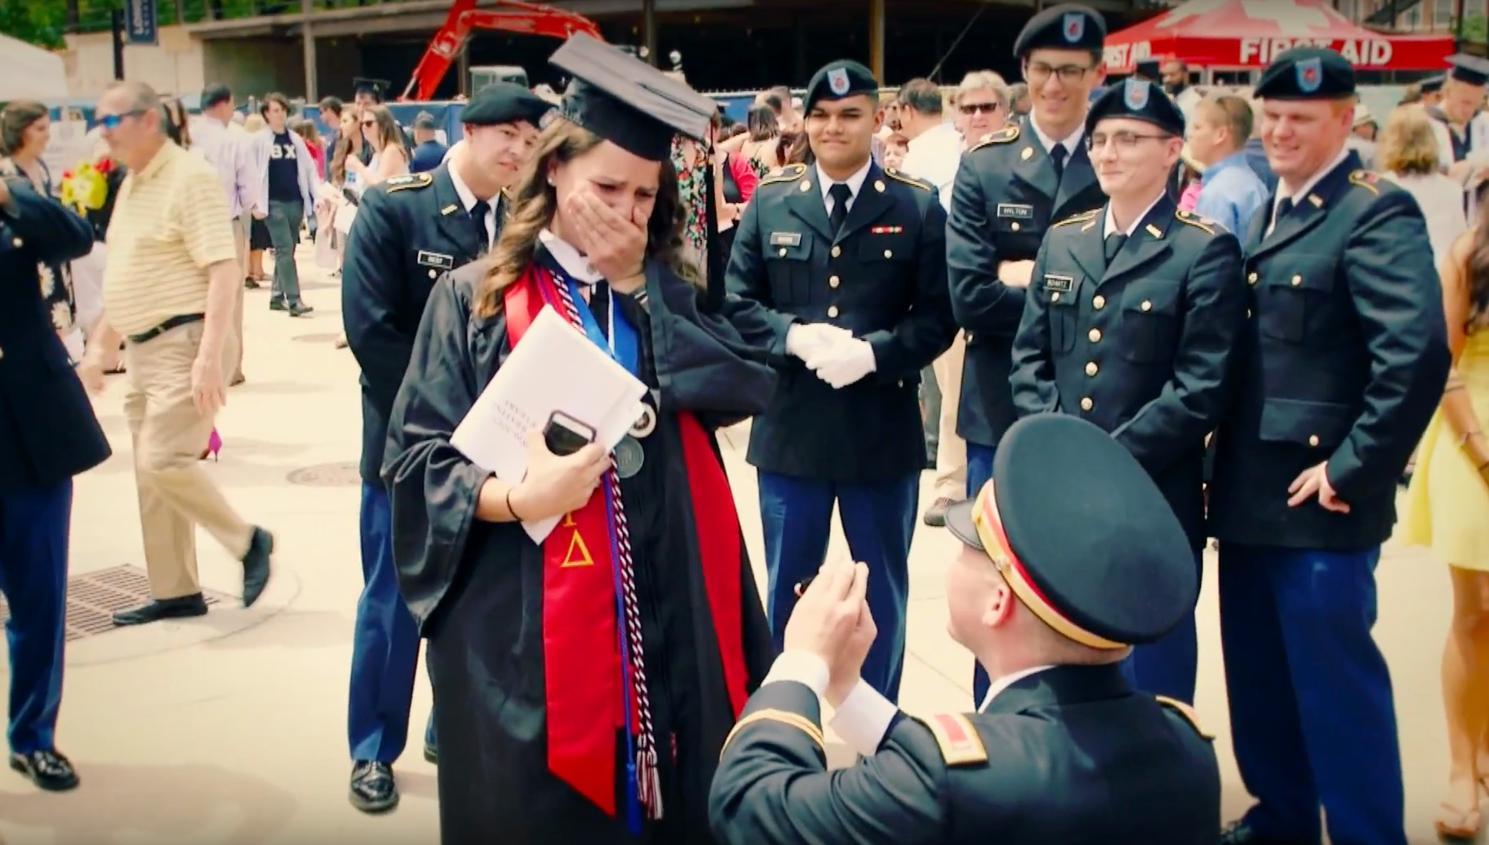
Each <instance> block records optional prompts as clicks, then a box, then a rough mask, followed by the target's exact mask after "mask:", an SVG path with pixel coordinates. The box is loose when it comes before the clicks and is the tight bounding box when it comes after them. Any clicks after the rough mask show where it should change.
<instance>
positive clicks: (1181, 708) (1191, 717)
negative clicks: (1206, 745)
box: [1153, 695, 1215, 740]
mask: <svg viewBox="0 0 1489 845" xmlns="http://www.w3.org/2000/svg"><path fill="white" fill-rule="evenodd" d="M1153 698H1154V699H1156V700H1157V701H1158V703H1159V704H1161V705H1163V706H1164V707H1167V708H1168V709H1170V710H1172V711H1174V712H1175V713H1178V714H1179V715H1180V716H1182V717H1183V719H1184V721H1186V722H1188V723H1189V726H1190V727H1191V728H1194V732H1195V733H1197V734H1199V735H1200V737H1201V738H1202V739H1208V740H1213V739H1215V735H1214V734H1212V733H1210V732H1208V731H1206V730H1205V729H1204V728H1203V727H1201V726H1200V723H1199V714H1198V713H1196V712H1194V708H1193V707H1190V706H1189V705H1188V704H1185V703H1184V702H1182V701H1179V700H1178V699H1174V698H1169V697H1168V696H1166V695H1155V696H1153Z"/></svg>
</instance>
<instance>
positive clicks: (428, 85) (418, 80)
mask: <svg viewBox="0 0 1489 845" xmlns="http://www.w3.org/2000/svg"><path fill="white" fill-rule="evenodd" d="M475 29H503V30H507V31H509V32H521V33H526V34H528V35H545V36H548V37H550V38H557V39H559V40H563V39H566V38H568V37H569V36H571V35H573V34H574V33H576V32H583V33H586V34H588V35H593V36H594V37H595V38H601V36H600V28H599V27H598V26H596V25H595V22H594V21H592V20H590V19H589V18H586V17H585V16H583V15H577V14H575V13H573V12H566V11H564V10H562V9H555V8H553V7H552V6H542V5H539V4H537V3H524V2H522V0H497V3H496V8H494V9H477V8H476V0H455V3H454V4H453V5H452V6H450V14H449V15H448V16H447V17H446V18H445V25H444V26H442V27H440V30H439V32H436V33H435V34H434V38H433V39H431V40H430V41H429V47H428V48H426V49H425V50H424V57H423V58H421V59H419V64H418V66H417V67H415V68H414V77H413V79H410V80H409V81H408V87H406V88H404V89H403V95H402V96H401V97H399V99H400V100H428V99H430V98H431V97H433V96H434V90H435V89H436V88H438V87H439V83H440V80H442V79H444V78H445V74H446V73H448V72H449V70H450V64H451V63H452V62H454V61H455V60H456V59H458V58H459V57H460V51H461V50H464V49H465V42H466V41H468V40H470V35H471V31H472V30H475ZM601 40H603V39H601Z"/></svg>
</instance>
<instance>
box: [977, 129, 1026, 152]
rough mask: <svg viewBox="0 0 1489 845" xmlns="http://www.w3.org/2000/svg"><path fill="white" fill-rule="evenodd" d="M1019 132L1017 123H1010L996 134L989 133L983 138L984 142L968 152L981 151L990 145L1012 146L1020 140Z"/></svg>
mask: <svg viewBox="0 0 1489 845" xmlns="http://www.w3.org/2000/svg"><path fill="white" fill-rule="evenodd" d="M1019 131H1020V130H1019V125H1018V124H1017V123H1010V124H1008V125H1007V126H1004V127H1003V128H1002V129H999V130H998V131H996V132H989V133H988V134H986V135H984V136H982V140H980V141H978V142H977V143H975V144H973V145H972V149H970V150H967V152H969V153H970V152H972V150H980V149H982V148H983V147H986V146H988V145H990V144H1010V143H1012V142H1014V141H1017V140H1018V139H1019Z"/></svg>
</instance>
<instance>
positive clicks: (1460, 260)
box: [1387, 126, 1489, 839]
mask: <svg viewBox="0 0 1489 845" xmlns="http://www.w3.org/2000/svg"><path fill="white" fill-rule="evenodd" d="M1387 133H1388V134H1389V133H1390V127H1389V126H1388V127H1387ZM1479 217H1480V220H1481V222H1480V223H1479V224H1478V225H1477V226H1476V227H1474V228H1473V229H1472V230H1470V231H1469V232H1467V233H1465V234H1464V235H1462V236H1461V237H1459V238H1458V240H1457V241H1456V242H1454V244H1453V246H1452V248H1451V250H1450V251H1449V254H1448V256H1447V259H1446V260H1445V261H1444V262H1442V264H1441V265H1439V274H1440V275H1441V277H1442V293H1443V310H1444V312H1445V314H1446V316H1447V321H1448V344H1449V346H1450V347H1451V349H1452V351H1453V362H1454V367H1453V370H1452V372H1450V373H1449V375H1448V384H1447V387H1446V388H1445V389H1444V393H1443V398H1442V406H1441V407H1440V408H1439V409H1438V413H1437V416H1436V417H1435V418H1433V420H1432V423H1431V425H1429V426H1428V428H1427V433H1426V434H1425V435H1424V436H1423V438H1422V445H1421V448H1420V450H1419V452H1418V454H1419V459H1418V461H1417V469H1416V474H1415V475H1414V476H1413V477H1412V481H1411V487H1410V489H1409V490H1408V491H1407V501H1406V518H1405V520H1404V524H1403V526H1402V533H1403V534H1404V536H1405V538H1406V540H1407V542H1410V543H1417V544H1420V545H1426V546H1430V547H1431V548H1432V550H1433V552H1435V553H1436V554H1437V556H1438V557H1439V558H1441V559H1442V560H1443V561H1445V562H1446V563H1447V564H1448V572H1449V573H1450V577H1451V578H1452V583H1453V618H1452V623H1451V625H1450V627H1449V630H1448V641H1447V644H1446V646H1445V647H1444V649H1443V657H1442V694H1443V707H1444V709H1445V710H1446V715H1447V722H1448V748H1449V758H1450V761H1451V762H1450V764H1449V770H1448V793H1447V797H1446V798H1444V799H1443V801H1442V806H1441V808H1440V810H1439V812H1438V816H1437V819H1436V826H1437V831H1438V833H1439V834H1441V835H1444V836H1457V837H1462V838H1465V839H1472V838H1473V837H1474V836H1476V835H1477V833H1478V830H1479V828H1480V826H1481V825H1482V823H1483V818H1482V816H1481V814H1480V811H1479V800H1480V791H1481V790H1483V789H1489V736H1486V734H1489V439H1486V437H1485V429H1484V424H1485V422H1486V421H1489V216H1486V215H1484V214H1480V215H1479Z"/></svg>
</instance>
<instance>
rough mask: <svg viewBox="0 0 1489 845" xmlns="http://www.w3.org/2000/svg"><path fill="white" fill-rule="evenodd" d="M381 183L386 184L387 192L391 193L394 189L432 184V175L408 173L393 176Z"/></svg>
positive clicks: (416, 188)
mask: <svg viewBox="0 0 1489 845" xmlns="http://www.w3.org/2000/svg"><path fill="white" fill-rule="evenodd" d="M383 184H384V185H387V186H388V193H390V194H391V193H393V192H394V191H407V190H410V189H412V190H418V189H419V188H427V187H429V186H430V185H432V184H434V177H433V176H430V175H429V174H428V173H410V174H409V175H407V176H394V177H393V178H392V179H389V180H388V181H386V182H384V183H383Z"/></svg>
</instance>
